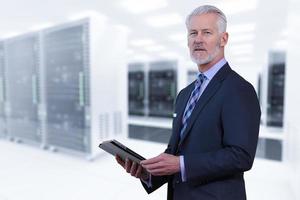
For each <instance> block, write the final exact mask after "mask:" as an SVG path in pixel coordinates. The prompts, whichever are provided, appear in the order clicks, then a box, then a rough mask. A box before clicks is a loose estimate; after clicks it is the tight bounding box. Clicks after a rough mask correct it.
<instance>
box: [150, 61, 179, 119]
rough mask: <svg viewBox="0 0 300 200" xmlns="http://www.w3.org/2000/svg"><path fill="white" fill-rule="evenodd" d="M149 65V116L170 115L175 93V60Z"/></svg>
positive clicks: (171, 114)
mask: <svg viewBox="0 0 300 200" xmlns="http://www.w3.org/2000/svg"><path fill="white" fill-rule="evenodd" d="M149 67H150V70H149V81H148V91H149V94H148V96H149V116H159V117H172V116H173V109H174V101H175V98H176V93H177V74H176V68H177V65H176V62H168V61H165V62H164V61H161V62H152V63H150V66H149Z"/></svg>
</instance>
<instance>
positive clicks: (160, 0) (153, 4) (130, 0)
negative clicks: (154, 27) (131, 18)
mask: <svg viewBox="0 0 300 200" xmlns="http://www.w3.org/2000/svg"><path fill="white" fill-rule="evenodd" d="M120 5H121V6H122V7H123V8H125V9H126V10H128V11H129V12H131V13H133V14H141V13H146V12H149V11H154V10H158V9H161V8H164V7H166V6H167V5H168V2H167V0H151V1H141V0H123V1H121V4H120Z"/></svg>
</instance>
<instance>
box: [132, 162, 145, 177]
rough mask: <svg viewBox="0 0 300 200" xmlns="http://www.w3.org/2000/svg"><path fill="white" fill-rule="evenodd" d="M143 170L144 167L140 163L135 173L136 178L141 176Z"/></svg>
mask: <svg viewBox="0 0 300 200" xmlns="http://www.w3.org/2000/svg"><path fill="white" fill-rule="evenodd" d="M142 170H143V167H142V166H141V165H139V167H138V169H137V170H136V173H135V175H134V176H135V177H136V178H140V177H141V174H142Z"/></svg>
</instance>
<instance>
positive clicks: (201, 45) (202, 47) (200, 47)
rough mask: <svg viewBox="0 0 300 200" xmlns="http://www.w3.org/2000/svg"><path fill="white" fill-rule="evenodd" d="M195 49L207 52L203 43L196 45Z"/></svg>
mask: <svg viewBox="0 0 300 200" xmlns="http://www.w3.org/2000/svg"><path fill="white" fill-rule="evenodd" d="M193 49H194V50H195V49H201V50H206V48H205V47H204V45H203V44H202V43H198V44H194V45H193Z"/></svg>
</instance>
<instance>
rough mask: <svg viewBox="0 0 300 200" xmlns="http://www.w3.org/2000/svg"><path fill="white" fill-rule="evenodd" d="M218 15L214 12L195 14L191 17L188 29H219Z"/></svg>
mask: <svg viewBox="0 0 300 200" xmlns="http://www.w3.org/2000/svg"><path fill="white" fill-rule="evenodd" d="M217 22H218V16H217V15H216V14H214V13H207V14H201V15H195V16H192V17H191V18H190V23H189V26H188V30H198V29H200V30H201V29H217V28H218V25H217Z"/></svg>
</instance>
